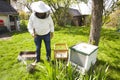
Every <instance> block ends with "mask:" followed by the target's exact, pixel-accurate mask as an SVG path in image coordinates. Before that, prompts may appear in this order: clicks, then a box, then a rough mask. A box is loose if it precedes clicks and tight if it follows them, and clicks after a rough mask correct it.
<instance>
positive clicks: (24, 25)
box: [20, 20, 28, 31]
mask: <svg viewBox="0 0 120 80" xmlns="http://www.w3.org/2000/svg"><path fill="white" fill-rule="evenodd" d="M27 23H28V21H27V20H20V30H21V31H26V30H27Z"/></svg>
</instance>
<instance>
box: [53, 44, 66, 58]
mask: <svg viewBox="0 0 120 80" xmlns="http://www.w3.org/2000/svg"><path fill="white" fill-rule="evenodd" d="M54 58H55V59H64V60H67V59H68V47H67V44H65V43H57V44H55V45H54Z"/></svg>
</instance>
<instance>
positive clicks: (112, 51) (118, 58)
mask: <svg viewBox="0 0 120 80" xmlns="http://www.w3.org/2000/svg"><path fill="white" fill-rule="evenodd" d="M8 34H10V35H11V36H12V37H11V39H8V40H0V80H45V79H46V78H48V77H49V80H52V78H53V77H51V76H55V75H59V74H58V73H60V72H59V70H57V69H56V70H57V71H56V74H53V73H52V72H55V71H54V70H53V68H52V67H50V66H49V64H47V63H46V64H41V63H39V64H38V66H37V70H36V71H35V73H34V74H29V73H28V72H27V71H26V66H25V65H24V64H23V63H21V62H18V61H17V56H18V54H19V52H20V51H34V50H35V45H34V41H33V38H32V36H31V35H30V34H29V33H28V32H27V31H24V32H12V33H8ZM88 39H89V28H88V27H67V28H56V29H55V33H54V38H53V39H52V41H51V47H52V59H53V56H54V55H53V47H54V44H55V43H67V45H68V47H71V46H73V45H75V44H78V43H81V42H88ZM119 53H120V33H119V32H116V30H114V29H113V30H112V29H102V32H101V40H100V44H99V50H98V56H97V63H96V64H97V67H100V66H104V65H105V64H106V63H108V64H109V69H108V77H107V80H119V79H120V76H119V75H120V54H119ZM42 59H43V60H45V46H44V44H43V43H42ZM45 61H46V60H45ZM40 66H41V67H40ZM45 68H46V69H45ZM56 68H57V67H56ZM45 70H47V71H48V72H45ZM61 71H62V70H61ZM98 71H99V70H98ZM68 72H69V73H70V72H71V71H70V70H69V71H68ZM96 73H97V72H96ZM46 74H47V75H49V76H47V75H46ZM68 75H72V74H68ZM45 76H46V77H45ZM62 76H63V74H61V75H60V76H58V77H59V80H62V78H63V77H62ZM65 77H66V76H65ZM60 78H61V79H60ZM46 80H47V79H46ZM66 80H70V79H69V78H67V79H66ZM87 80H88V79H87Z"/></svg>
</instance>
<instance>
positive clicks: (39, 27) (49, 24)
mask: <svg viewBox="0 0 120 80" xmlns="http://www.w3.org/2000/svg"><path fill="white" fill-rule="evenodd" d="M27 28H28V31H29V32H30V34H33V33H34V29H35V33H36V34H37V35H46V34H48V33H49V32H54V23H53V20H52V18H51V16H50V15H49V17H47V18H45V19H40V18H37V17H36V16H35V13H32V14H31V16H30V18H29V22H28V27H27Z"/></svg>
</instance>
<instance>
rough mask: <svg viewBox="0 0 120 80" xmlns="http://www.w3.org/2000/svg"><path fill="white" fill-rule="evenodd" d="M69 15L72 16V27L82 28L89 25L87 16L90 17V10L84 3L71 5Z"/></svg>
mask: <svg viewBox="0 0 120 80" xmlns="http://www.w3.org/2000/svg"><path fill="white" fill-rule="evenodd" d="M69 14H70V15H72V25H74V26H84V25H86V24H87V23H90V18H89V15H91V10H90V9H89V6H88V5H87V4H86V3H84V2H79V3H76V4H75V3H74V4H71V5H70V7H69Z"/></svg>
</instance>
